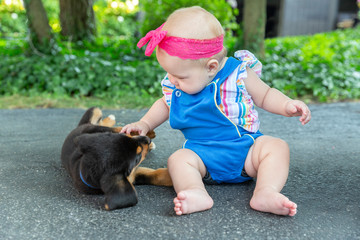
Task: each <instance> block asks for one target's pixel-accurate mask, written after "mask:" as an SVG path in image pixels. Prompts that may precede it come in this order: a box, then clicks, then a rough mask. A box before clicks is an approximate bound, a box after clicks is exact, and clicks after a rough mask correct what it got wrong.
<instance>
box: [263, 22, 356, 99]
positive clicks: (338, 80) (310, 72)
mask: <svg viewBox="0 0 360 240" xmlns="http://www.w3.org/2000/svg"><path fill="white" fill-rule="evenodd" d="M263 64H264V71H263V73H264V75H263V78H264V80H265V81H266V82H267V83H269V84H270V85H272V86H273V87H276V88H278V89H280V90H282V91H283V92H285V93H286V94H288V95H289V96H291V97H294V98H297V97H307V98H311V99H313V100H316V101H320V102H326V101H339V100H345V99H359V98H360V28H359V27H358V28H357V29H348V30H343V31H342V30H337V31H334V32H330V33H321V34H315V35H313V36H299V37H286V38H274V39H267V40H266V60H265V61H263Z"/></svg>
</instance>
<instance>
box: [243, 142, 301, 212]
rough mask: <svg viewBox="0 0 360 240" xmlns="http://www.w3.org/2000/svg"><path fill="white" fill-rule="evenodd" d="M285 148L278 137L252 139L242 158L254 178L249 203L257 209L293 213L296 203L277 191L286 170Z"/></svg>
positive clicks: (284, 177)
mask: <svg viewBox="0 0 360 240" xmlns="http://www.w3.org/2000/svg"><path fill="white" fill-rule="evenodd" d="M289 159H290V156H289V147H288V145H287V143H286V142H284V141H283V140H281V139H278V138H273V137H270V136H261V137H259V138H257V139H256V141H255V144H254V146H253V147H252V148H251V149H250V151H249V154H248V156H247V158H246V161H245V170H246V172H247V174H249V176H251V177H256V178H257V180H256V186H255V190H254V194H253V196H252V198H251V201H250V206H251V207H252V208H253V209H255V210H258V211H262V212H270V213H274V214H278V215H289V216H294V215H295V214H296V208H297V205H296V204H295V203H294V202H292V201H290V200H289V199H288V198H287V197H285V196H284V195H283V194H281V193H280V191H281V189H282V188H283V187H284V185H285V183H286V179H287V177H288V173H289Z"/></svg>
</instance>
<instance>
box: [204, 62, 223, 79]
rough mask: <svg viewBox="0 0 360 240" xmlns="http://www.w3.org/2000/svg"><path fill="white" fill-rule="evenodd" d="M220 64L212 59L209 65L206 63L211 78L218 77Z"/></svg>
mask: <svg viewBox="0 0 360 240" xmlns="http://www.w3.org/2000/svg"><path fill="white" fill-rule="evenodd" d="M219 66H220V64H219V62H218V60H216V59H210V60H209V61H208V62H207V63H206V69H207V72H208V75H209V77H213V76H215V75H216V73H217V72H218V69H219Z"/></svg>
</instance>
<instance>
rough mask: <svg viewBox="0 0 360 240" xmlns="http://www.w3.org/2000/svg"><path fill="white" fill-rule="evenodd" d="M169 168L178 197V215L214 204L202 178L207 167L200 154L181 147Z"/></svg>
mask: <svg viewBox="0 0 360 240" xmlns="http://www.w3.org/2000/svg"><path fill="white" fill-rule="evenodd" d="M168 170H169V174H170V176H171V179H172V182H173V185H174V189H175V191H176V193H177V197H176V198H174V204H175V207H174V210H175V212H176V214H177V215H182V214H188V213H193V212H199V211H204V210H207V209H210V208H211V207H212V206H213V200H212V198H211V197H210V196H209V194H208V193H207V191H206V189H205V186H204V183H203V182H202V178H203V176H204V175H205V172H206V167H205V165H204V163H203V162H202V161H201V159H200V158H199V156H198V155H197V154H195V153H194V152H193V151H191V150H189V149H180V150H178V151H176V152H175V153H174V154H172V155H171V156H170V158H169V160H168Z"/></svg>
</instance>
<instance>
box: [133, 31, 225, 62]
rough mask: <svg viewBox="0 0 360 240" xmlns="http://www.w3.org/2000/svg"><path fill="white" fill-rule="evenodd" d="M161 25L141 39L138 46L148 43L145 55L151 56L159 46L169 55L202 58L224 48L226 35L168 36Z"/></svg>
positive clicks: (182, 57)
mask: <svg viewBox="0 0 360 240" xmlns="http://www.w3.org/2000/svg"><path fill="white" fill-rule="evenodd" d="M163 26H164V24H163V25H161V26H160V27H159V28H157V29H156V30H152V31H150V32H148V33H147V34H146V36H145V37H143V38H142V39H140V41H139V42H138V44H137V46H138V48H141V47H143V46H144V45H145V44H146V43H148V42H149V43H148V45H147V47H146V50H145V55H146V56H151V54H152V52H153V51H154V49H155V48H156V46H159V47H160V48H162V49H164V50H165V51H166V52H167V53H168V54H169V55H171V56H176V57H179V58H181V59H200V58H208V57H211V56H214V55H215V54H217V53H219V52H220V51H221V50H222V49H223V41H224V35H221V36H219V37H216V38H212V39H190V38H181V37H174V36H166V34H167V31H162V30H161V28H162V27H163Z"/></svg>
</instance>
